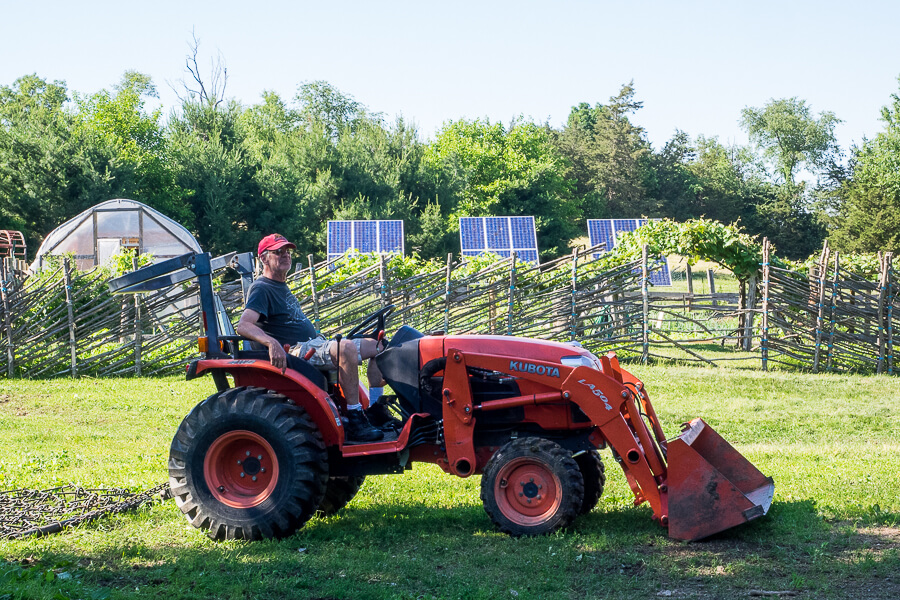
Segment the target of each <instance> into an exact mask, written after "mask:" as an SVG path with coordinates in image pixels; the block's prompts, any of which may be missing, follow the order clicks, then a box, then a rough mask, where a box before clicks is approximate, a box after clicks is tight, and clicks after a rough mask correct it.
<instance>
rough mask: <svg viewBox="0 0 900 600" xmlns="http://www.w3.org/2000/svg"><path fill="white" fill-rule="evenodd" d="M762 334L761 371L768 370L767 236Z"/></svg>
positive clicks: (763, 271)
mask: <svg viewBox="0 0 900 600" xmlns="http://www.w3.org/2000/svg"><path fill="white" fill-rule="evenodd" d="M762 277H763V281H762V284H763V289H762V332H761V333H762V335H761V336H760V338H759V350H760V354H761V356H762V369H763V371H768V370H769V238H763V264H762Z"/></svg>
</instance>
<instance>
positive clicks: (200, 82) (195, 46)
mask: <svg viewBox="0 0 900 600" xmlns="http://www.w3.org/2000/svg"><path fill="white" fill-rule="evenodd" d="M188 50H189V53H188V55H187V56H185V58H184V70H185V71H186V72H187V75H188V76H189V77H184V78H182V80H181V87H182V88H183V91H182V92H180V91H179V90H178V89H176V88H175V87H174V86H172V90H173V91H174V92H175V94H176V95H177V96H178V99H179V100H181V103H182V104H185V103H187V102H198V103H200V104H210V105H212V106H219V105H220V104H222V103H223V102H225V89H226V88H227V87H228V67H227V66H226V64H225V58H224V57H223V56H222V53H221V52H219V53H218V54H217V55H216V58H214V59H211V60H210V63H209V64H210V69H209V77H208V78H205V77H204V75H203V74H202V73H201V72H200V71H201V69H200V64H199V62H198V61H197V58H198V56H199V55H200V39H199V38H198V37H197V34H196V33H195V32H193V31H192V32H191V41H190V42H188Z"/></svg>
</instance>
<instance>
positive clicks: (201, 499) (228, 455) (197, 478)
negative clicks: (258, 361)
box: [169, 388, 328, 540]
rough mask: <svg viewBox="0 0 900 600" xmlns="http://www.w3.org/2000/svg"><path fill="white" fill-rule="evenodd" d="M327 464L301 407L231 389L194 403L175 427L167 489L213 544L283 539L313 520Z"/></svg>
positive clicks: (271, 394)
mask: <svg viewBox="0 0 900 600" xmlns="http://www.w3.org/2000/svg"><path fill="white" fill-rule="evenodd" d="M245 456H246V458H245ZM327 461H328V455H327V453H326V451H325V444H324V443H323V441H322V435H321V434H320V433H319V429H318V428H317V427H316V424H315V423H314V422H313V420H312V419H311V418H310V417H309V415H308V414H307V413H306V411H305V410H304V409H303V408H301V407H299V406H295V405H293V404H291V403H289V401H288V399H287V398H286V397H285V396H283V395H281V394H277V393H275V392H272V391H269V390H265V389H263V388H233V389H229V390H226V391H224V392H221V393H218V394H213V395H212V396H210V397H209V398H207V399H206V400H204V401H203V402H201V403H200V404H198V405H197V406H196V407H194V409H193V410H192V411H191V412H190V414H188V416H187V417H185V418H184V421H182V423H181V425H180V426H179V427H178V431H177V432H176V433H175V438H174V439H173V440H172V446H171V449H170V451H169V485H170V487H171V489H172V495H173V497H174V498H175V502H176V504H177V505H178V508H180V509H181V512H183V513H184V515H185V517H187V520H188V521H189V522H190V523H191V524H192V525H193V526H194V527H198V528H201V529H206V530H207V533H208V535H209V537H211V538H213V539H217V540H221V539H243V540H257V539H267V538H282V537H286V536H289V535H291V534H292V533H294V532H295V531H296V530H297V529H299V528H300V527H302V526H303V524H304V523H305V522H306V521H307V520H308V519H309V518H310V517H311V516H313V514H315V511H316V509H317V508H318V506H319V503H320V502H321V501H322V497H323V495H324V494H325V485H326V483H327V482H328V462H327Z"/></svg>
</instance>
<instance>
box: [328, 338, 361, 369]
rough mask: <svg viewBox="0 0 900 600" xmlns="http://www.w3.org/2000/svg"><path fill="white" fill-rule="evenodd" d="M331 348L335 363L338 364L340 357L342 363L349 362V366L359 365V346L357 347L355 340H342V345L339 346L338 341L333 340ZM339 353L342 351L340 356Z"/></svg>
mask: <svg viewBox="0 0 900 600" xmlns="http://www.w3.org/2000/svg"><path fill="white" fill-rule="evenodd" d="M329 350H330V352H331V358H332V360H334V364H335V365H337V364H338V358H340V363H341V364H347V365H348V366H357V367H358V366H359V363H360V356H359V348H357V347H356V344H355V343H354V342H353V340H341V341H340V346H338V343H337V342H333V343H332V344H331V347H330V348H329ZM338 353H340V357H338Z"/></svg>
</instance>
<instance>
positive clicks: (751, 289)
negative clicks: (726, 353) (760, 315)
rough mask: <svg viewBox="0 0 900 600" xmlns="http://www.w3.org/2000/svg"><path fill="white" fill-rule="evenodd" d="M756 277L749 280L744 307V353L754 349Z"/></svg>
mask: <svg viewBox="0 0 900 600" xmlns="http://www.w3.org/2000/svg"><path fill="white" fill-rule="evenodd" d="M756 283H757V278H756V275H752V276H751V277H750V279H748V280H747V296H746V303H747V305H746V306H745V307H744V351H745V352H750V351H751V350H752V349H753V320H754V319H753V318H754V317H755V316H756V315H755V314H754V313H753V311H754V310H755V309H756Z"/></svg>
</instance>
